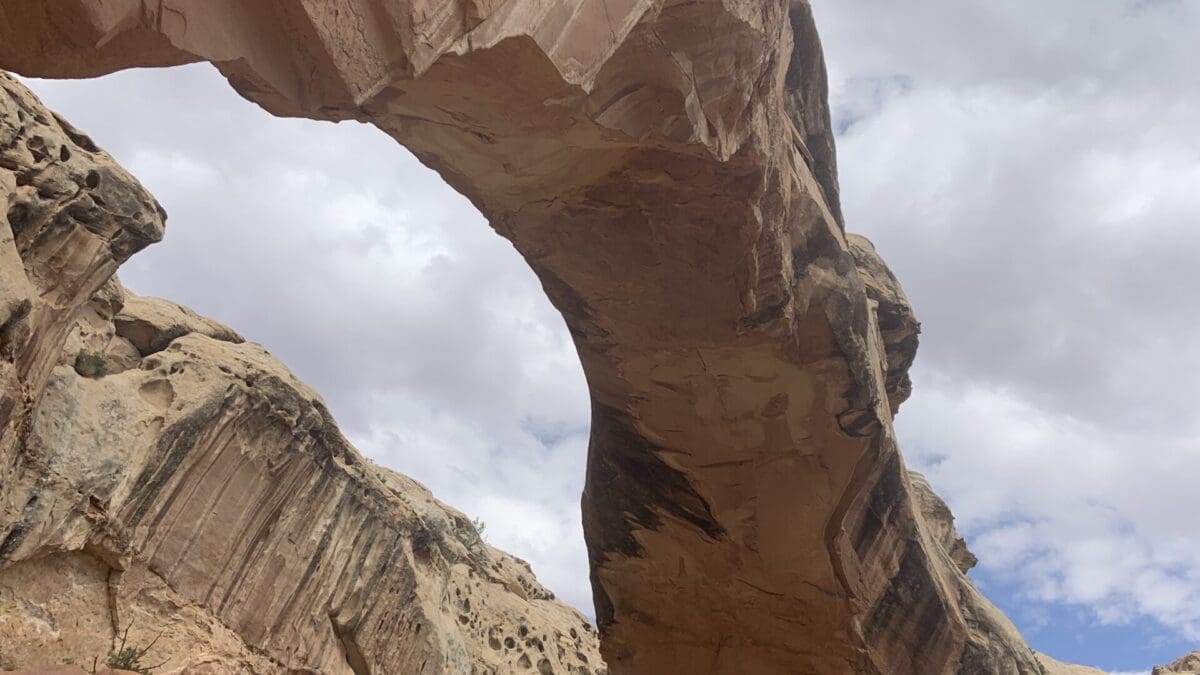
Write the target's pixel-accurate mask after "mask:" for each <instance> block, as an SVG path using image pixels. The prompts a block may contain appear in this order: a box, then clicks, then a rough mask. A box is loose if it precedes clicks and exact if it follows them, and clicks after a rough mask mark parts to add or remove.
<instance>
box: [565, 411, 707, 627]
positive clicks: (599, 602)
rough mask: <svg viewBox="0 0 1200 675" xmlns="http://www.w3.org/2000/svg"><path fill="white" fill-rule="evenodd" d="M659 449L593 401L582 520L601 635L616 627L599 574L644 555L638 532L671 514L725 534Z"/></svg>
mask: <svg viewBox="0 0 1200 675" xmlns="http://www.w3.org/2000/svg"><path fill="white" fill-rule="evenodd" d="M660 451H661V449H660V448H657V447H655V446H654V445H652V444H651V443H650V442H649V441H647V440H646V439H645V438H643V437H642V436H641V435H640V434H638V433H637V431H636V429H635V428H634V426H633V422H632V420H630V419H629V417H628V416H627V415H625V414H624V413H621V412H620V411H618V410H616V409H614V408H610V407H607V406H604V405H601V404H599V403H596V402H594V401H593V403H592V436H591V442H590V444H589V446H588V466H587V481H586V485H587V488H586V489H585V490H584V493H583V519H584V533H585V535H586V538H587V543H588V557H589V558H590V559H591V564H592V570H593V572H592V593H593V597H594V601H595V604H596V619H597V622H598V623H599V624H600V628H601V630H602V631H603V629H604V628H605V627H606V626H607V625H609V624H611V623H612V620H613V606H612V602H611V600H610V599H609V597H608V595H607V593H606V592H605V591H604V589H603V587H602V585H601V583H600V581H599V578H598V577H597V576H596V570H597V569H598V568H599V567H601V566H602V565H603V564H604V561H605V560H607V559H608V558H609V556H612V555H617V556H625V557H630V558H636V557H641V555H642V554H643V551H642V547H641V546H640V545H639V544H638V542H637V539H635V538H634V536H633V532H634V530H635V529H647V530H657V529H658V528H659V527H661V525H662V518H661V516H662V515H663V514H669V515H671V516H675V517H677V518H679V519H680V520H683V521H685V522H687V523H690V524H691V525H694V526H695V527H696V528H697V529H698V530H700V532H702V533H703V535H704V536H706V537H708V538H710V539H719V538H721V537H722V536H724V534H725V531H724V529H723V528H722V527H721V525H720V524H719V523H717V522H716V519H715V518H714V517H713V515H712V512H711V511H710V509H709V506H708V503H707V502H705V501H704V498H703V497H701V496H700V495H699V494H698V493H697V492H696V491H695V489H694V488H693V487H692V485H691V483H689V482H688V479H687V478H686V477H685V476H684V475H683V474H681V473H679V472H678V471H676V470H675V469H673V468H671V467H670V466H668V465H667V464H666V463H665V462H663V461H662V460H661V459H660V458H659V456H658V453H659V452H660Z"/></svg>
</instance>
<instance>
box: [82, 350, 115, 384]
mask: <svg viewBox="0 0 1200 675" xmlns="http://www.w3.org/2000/svg"><path fill="white" fill-rule="evenodd" d="M75 372H77V373H79V374H80V375H82V376H83V377H90V378H97V377H104V376H105V375H107V374H108V359H106V358H104V355H103V354H101V353H100V352H90V351H88V350H86V349H80V350H79V353H78V354H76V355H75Z"/></svg>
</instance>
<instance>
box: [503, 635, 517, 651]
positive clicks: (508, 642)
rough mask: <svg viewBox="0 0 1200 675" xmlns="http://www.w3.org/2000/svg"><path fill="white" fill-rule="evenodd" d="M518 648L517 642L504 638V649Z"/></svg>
mask: <svg viewBox="0 0 1200 675" xmlns="http://www.w3.org/2000/svg"><path fill="white" fill-rule="evenodd" d="M516 647H517V641H516V640H514V639H512V638H511V637H506V638H504V648H505V649H516Z"/></svg>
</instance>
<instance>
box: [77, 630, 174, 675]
mask: <svg viewBox="0 0 1200 675" xmlns="http://www.w3.org/2000/svg"><path fill="white" fill-rule="evenodd" d="M130 628H133V623H132V622H130V624H129V625H128V626H126V627H125V632H124V634H122V635H121V646H120V647H119V648H117V649H116V650H115V651H111V652H109V653H108V661H106V663H107V664H108V667H109V668H115V669H117V670H131V671H133V672H135V673H141V674H142V675H152V671H153V670H154V669H155V668H157V667H159V666H161V665H162V663H159V664H156V665H153V666H147V665H145V664H143V663H142V658H144V657H145V656H146V654H147V653H148V652H149V651H150V649H151V648H152V647H154V643H155V642H158V638H160V637H162V633H159V634H158V635H156V636H155V637H154V639H153V640H151V641H150V644H148V645H146V646H145V647H137V646H131V645H129V644H128V643H129V629H130ZM163 663H166V661H164V662H163ZM92 672H95V666H93V667H92Z"/></svg>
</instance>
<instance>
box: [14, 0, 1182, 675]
mask: <svg viewBox="0 0 1200 675" xmlns="http://www.w3.org/2000/svg"><path fill="white" fill-rule="evenodd" d="M816 4H817V7H816V11H817V19H818V25H819V26H820V28H821V30H822V36H823V39H824V42H825V45H826V48H827V55H828V61H829V63H830V67H831V88H832V97H833V101H834V105H835V111H834V112H835V118H836V119H837V120H838V122H839V124H840V125H841V127H843V128H844V129H845V130H846V135H845V136H844V137H842V138H841V139H840V140H839V146H840V147H839V150H840V162H839V164H840V168H841V171H842V186H843V201H844V207H845V210H846V214H847V221H848V224H849V227H850V228H851V229H853V230H857V231H862V232H864V233H866V234H868V235H869V236H871V237H872V238H873V239H874V240H875V242H876V244H877V246H878V248H879V250H880V251H881V252H882V253H883V255H884V257H885V258H886V259H887V260H888V261H889V262H890V263H891V265H892V267H893V268H894V269H895V271H896V272H897V274H898V276H899V277H900V279H901V281H902V282H903V283H904V285H905V287H906V289H907V291H908V293H909V295H910V297H911V299H912V300H913V302H914V304H915V306H916V309H917V312H918V315H919V316H920V317H921V318H922V319H923V321H924V328H925V332H924V335H923V344H922V349H921V353H920V355H919V358H918V366H917V369H916V371H915V375H916V390H915V394H914V396H913V398H912V400H910V401H909V402H908V403H907V404H906V405H905V407H904V409H903V410H902V411H901V414H900V417H899V420H898V424H899V431H900V437H901V440H902V443H903V446H904V449H905V452H906V454H907V456H908V457H909V458H910V460H911V462H912V463H913V464H915V465H917V466H918V467H920V468H923V469H925V470H926V471H927V472H928V473H929V474H930V478H931V480H932V481H933V483H934V485H935V486H936V487H937V488H938V489H939V490H941V491H942V492H944V493H945V496H946V497H947V498H948V501H949V502H950V503H951V506H952V507H953V508H954V510H955V512H956V514H957V515H958V516H959V519H960V523H961V525H962V528H963V530H964V531H965V532H966V533H967V534H968V536H969V538H970V539H971V543H972V545H973V546H974V547H975V549H976V550H977V552H978V553H979V554H980V557H981V559H982V565H983V566H984V568H985V569H987V570H989V571H991V572H993V573H994V574H995V575H997V576H998V577H1002V578H1003V577H1006V578H1007V579H1008V580H1010V581H1012V582H1013V583H1015V584H1016V587H1017V588H1018V589H1019V590H1018V592H1019V593H1020V594H1021V595H1022V597H1023V598H1025V599H1027V600H1030V601H1033V602H1037V603H1042V604H1043V606H1046V607H1049V606H1059V605H1062V604H1068V605H1082V606H1084V607H1087V608H1088V609H1089V610H1090V611H1091V613H1092V615H1093V616H1094V617H1095V619H1096V620H1098V621H1107V622H1117V623H1119V622H1123V621H1128V620H1133V619H1137V618H1143V617H1152V618H1153V619H1155V620H1157V621H1160V622H1162V623H1163V624H1164V625H1165V626H1167V627H1169V628H1170V629H1172V630H1174V631H1177V632H1179V633H1181V634H1183V635H1187V636H1190V637H1191V638H1192V639H1196V640H1200V545H1198V544H1197V540H1198V539H1200V537H1197V536H1196V535H1197V531H1196V527H1197V526H1196V523H1195V519H1194V514H1196V513H1200V490H1196V489H1195V487H1194V481H1195V476H1197V475H1200V441H1197V439H1198V438H1200V418H1198V417H1197V416H1196V415H1195V413H1194V409H1193V408H1194V406H1193V402H1194V401H1195V400H1198V399H1200V341H1197V340H1195V339H1194V335H1195V334H1196V333H1197V330H1198V329H1200V325H1198V324H1200V318H1198V317H1200V311H1197V310H1200V307H1198V306H1197V301H1196V299H1195V297H1194V294H1195V291H1196V284H1195V279H1194V276H1195V272H1194V270H1195V260H1196V258H1197V255H1198V254H1200V228H1197V227H1196V223H1197V222H1200V190H1197V189H1196V186H1197V185H1200V135H1197V134H1196V133H1195V123H1194V117H1195V111H1196V110H1197V109H1200V90H1198V89H1197V88H1196V87H1195V86H1194V84H1195V76H1194V70H1195V65H1194V64H1195V63H1196V62H1198V61H1200V46H1198V43H1197V42H1196V41H1195V40H1194V36H1195V35H1196V34H1197V33H1198V32H1200V4H1198V3H1189V2H1171V1H1166V0H1162V1H1156V2H1131V1H1127V2H1120V1H1117V0H1113V1H1112V2H1103V3H1097V2H1095V0H1061V1H1056V2H1045V1H1044V0H1014V1H1012V2H977V1H963V2H934V1H933V0H913V1H912V2H905V3H895V2H888V1H885V0H848V1H841V0H839V1H837V2H817V3H816ZM35 89H36V90H37V91H39V92H40V93H42V94H43V95H44V96H45V98H46V99H47V101H48V103H50V104H51V105H52V106H53V107H55V108H58V109H60V110H62V111H63V112H65V113H66V115H67V117H68V118H71V119H72V120H73V121H74V122H75V123H76V124H78V125H79V126H80V127H81V128H84V129H87V130H88V131H89V132H91V133H92V134H93V136H94V137H95V138H96V140H97V141H98V142H99V143H100V144H101V145H102V146H104V147H106V148H108V149H109V150H111V151H113V153H114V154H115V155H116V156H117V158H118V160H122V161H124V162H126V163H127V165H128V166H129V168H130V169H131V170H132V171H134V172H135V173H136V174H137V175H138V176H139V178H141V179H142V180H143V181H144V182H145V183H146V184H147V186H148V187H149V188H150V189H151V190H152V191H154V192H155V193H156V195H157V196H158V197H159V198H160V200H161V201H162V202H163V203H164V205H165V206H166V208H167V210H168V212H170V213H171V221H170V223H169V227H168V236H167V240H166V241H165V242H164V243H163V244H161V245H159V246H157V247H155V248H154V249H152V250H150V251H148V252H146V253H143V254H141V255H139V256H138V257H136V258H135V259H134V260H133V261H131V262H130V263H129V265H128V266H127V271H126V272H124V277H125V279H126V281H127V282H128V283H130V284H131V285H133V286H134V287H135V288H136V289H139V290H143V291H147V292H153V293H156V294H161V295H166V296H170V297H172V298H174V299H177V300H180V301H182V302H185V303H188V304H191V305H193V306H195V307H196V308H197V309H199V310H200V311H203V312H206V313H210V314H212V315H214V316H216V317H217V318H220V319H222V320H225V321H227V322H229V323H230V324H232V325H234V326H236V327H237V328H238V329H239V330H241V331H243V332H244V333H246V334H247V335H248V336H249V337H251V338H252V339H257V340H259V341H262V342H264V343H266V344H267V345H268V346H269V347H270V348H271V349H272V350H273V351H274V352H275V353H277V354H278V355H280V356H281V357H282V358H283V359H284V360H285V361H286V362H287V363H288V364H289V365H291V366H292V367H293V368H294V369H295V370H296V371H297V373H298V374H299V375H301V376H302V377H303V378H305V379H306V380H308V381H309V382H310V383H311V384H313V386H314V387H316V388H317V389H318V390H320V391H321V392H322V393H323V394H324V395H325V396H326V398H327V399H328V401H329V402H330V404H331V407H332V408H333V410H334V411H335V413H336V414H337V416H338V418H339V420H340V421H341V423H342V425H343V427H344V428H345V430H346V431H347V433H348V434H349V435H350V436H351V437H352V439H353V440H355V441H356V442H357V443H358V444H359V446H360V448H362V449H363V450H364V451H366V452H368V453H369V454H370V455H372V456H373V457H375V458H377V459H379V460H380V461H382V462H384V463H386V464H388V465H391V466H393V467H396V468H398V469H400V470H402V471H405V472H407V473H409V474H411V475H413V476H414V477H415V478H417V479H418V480H420V481H422V482H424V483H426V484H428V485H429V486H430V487H431V488H432V489H433V490H434V493H435V494H436V495H437V496H438V497H439V498H440V499H442V500H443V501H446V502H448V503H450V504H452V505H454V506H456V507H459V508H461V509H462V510H464V511H466V512H467V513H469V514H471V515H476V516H480V517H482V518H484V519H485V520H486V521H487V522H488V530H489V533H490V535H489V536H490V538H491V539H492V542H493V543H495V544H497V545H499V546H501V547H504V548H508V549H509V550H512V551H513V552H514V553H517V554H518V555H521V556H523V557H526V558H527V559H529V560H530V561H531V562H532V563H533V565H534V568H535V570H536V571H537V572H538V574H539V575H540V576H541V578H542V579H543V581H545V582H546V583H547V584H548V585H549V586H550V587H551V588H552V589H554V590H555V591H557V592H558V593H560V594H561V595H563V596H564V597H566V598H567V599H568V600H570V601H571V602H574V603H577V604H578V605H580V606H581V607H583V608H585V609H586V608H587V607H588V606H589V604H590V591H589V590H588V586H587V578H586V558H585V555H584V550H583V543H582V535H581V532H580V528H579V516H578V508H579V506H578V496H579V491H580V489H581V486H582V480H583V464H584V455H585V452H586V427H587V423H588V404H587V397H586V389H585V386H584V381H583V377H582V373H581V372H580V370H579V365H578V362H577V359H576V357H575V354H574V350H573V347H572V345H571V343H570V341H569V339H568V337H567V335H566V331H565V330H564V329H563V326H562V322H561V319H560V318H559V317H558V316H557V314H556V313H555V312H554V310H553V309H552V308H551V307H550V306H549V303H548V302H546V300H545V298H544V296H543V294H542V292H541V289H540V287H539V286H538V284H537V281H536V279H535V278H534V277H533V275H532V273H531V272H530V271H529V270H528V269H527V267H526V266H525V265H524V263H523V262H522V261H521V260H520V259H519V257H518V256H517V255H516V254H515V252H514V251H513V250H512V247H511V246H510V245H509V244H508V243H507V242H505V241H503V240H502V239H500V238H499V237H497V236H495V235H494V234H492V233H491V232H490V231H489V230H488V228H487V226H486V224H485V223H484V222H483V221H482V218H481V217H480V216H479V215H478V214H477V213H476V212H475V211H474V210H473V209H472V208H471V207H470V205H469V204H468V203H467V202H466V200H464V199H462V198H461V197H459V196H457V195H455V194H453V192H452V191H451V190H450V189H449V188H447V187H446V186H445V185H444V184H443V183H442V182H441V181H440V180H439V179H438V178H437V177H436V176H434V175H433V174H432V173H431V172H429V171H427V170H425V169H424V168H423V167H421V166H420V165H419V164H418V163H417V162H416V160H415V159H413V158H412V157H411V156H410V155H408V154H407V153H406V152H404V151H403V150H401V149H399V148H398V147H397V146H396V145H395V144H394V143H392V142H391V141H389V140H388V139H386V138H384V137H383V136H382V135H381V134H379V133H378V132H376V131H374V130H372V129H370V128H367V127H363V126H361V125H357V124H352V123H346V124H342V125H338V126H336V127H335V126H333V125H327V124H317V123H312V122H305V121H300V120H276V119H270V118H268V117H267V116H266V114H265V113H262V112H261V111H258V110H257V109H255V108H253V107H252V106H250V105H249V104H247V103H245V102H243V101H240V100H238V99H236V97H235V96H234V95H233V94H232V93H231V92H230V91H229V90H228V89H227V87H225V85H224V84H223V83H221V82H220V81H219V79H218V78H217V76H216V75H215V73H214V72H212V71H211V69H209V68H208V67H206V66H190V67H186V68H182V69H175V70H172V71H168V72H140V71H134V72H127V73H122V74H118V75H116V76H113V77H111V78H107V79H106V80H105V81H103V82H84V83H49V82H38V83H35ZM131 100H133V101H139V105H137V106H130V105H129V103H128V102H129V101H131ZM1006 575H1007V576H1006ZM1035 609H1036V607H1035ZM1035 614H1036V612H1035ZM1138 665H1140V664H1138Z"/></svg>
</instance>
